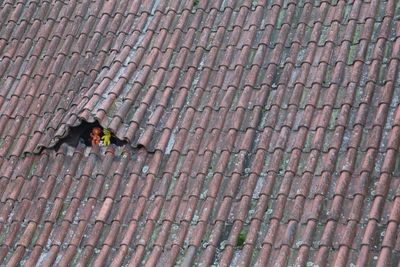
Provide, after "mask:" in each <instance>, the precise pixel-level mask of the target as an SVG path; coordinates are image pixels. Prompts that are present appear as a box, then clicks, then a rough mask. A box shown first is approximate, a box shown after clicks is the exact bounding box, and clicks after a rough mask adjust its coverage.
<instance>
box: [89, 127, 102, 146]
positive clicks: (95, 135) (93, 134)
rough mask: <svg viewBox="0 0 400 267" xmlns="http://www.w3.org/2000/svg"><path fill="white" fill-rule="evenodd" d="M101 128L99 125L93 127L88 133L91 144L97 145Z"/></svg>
mask: <svg viewBox="0 0 400 267" xmlns="http://www.w3.org/2000/svg"><path fill="white" fill-rule="evenodd" d="M101 138H102V137H101V128H100V127H94V128H93V129H92V132H91V133H90V141H91V143H92V146H95V145H99V144H100V142H101V141H100V140H101Z"/></svg>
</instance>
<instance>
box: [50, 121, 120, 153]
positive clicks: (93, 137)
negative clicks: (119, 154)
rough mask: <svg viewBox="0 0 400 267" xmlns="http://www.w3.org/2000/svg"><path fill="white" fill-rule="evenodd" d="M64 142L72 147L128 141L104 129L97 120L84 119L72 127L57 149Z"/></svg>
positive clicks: (115, 143) (57, 146) (57, 147)
mask: <svg viewBox="0 0 400 267" xmlns="http://www.w3.org/2000/svg"><path fill="white" fill-rule="evenodd" d="M62 143H67V144H68V145H69V146H72V147H76V146H77V145H78V144H79V143H84V144H85V145H86V146H94V145H102V146H105V147H107V146H109V145H110V144H114V145H117V146H122V145H124V144H126V143H127V142H126V141H122V140H120V139H118V138H117V137H115V136H114V135H113V134H112V132H111V131H110V130H108V129H104V128H103V127H102V126H101V125H100V124H99V123H98V122H97V121H96V122H94V123H89V122H86V121H83V122H82V123H81V124H80V125H79V126H77V127H71V128H70V132H69V134H68V135H67V136H66V137H64V138H62V139H61V140H60V141H59V142H58V143H57V144H56V145H55V146H54V148H55V150H56V151H58V149H59V148H60V146H61V144H62Z"/></svg>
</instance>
